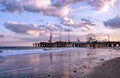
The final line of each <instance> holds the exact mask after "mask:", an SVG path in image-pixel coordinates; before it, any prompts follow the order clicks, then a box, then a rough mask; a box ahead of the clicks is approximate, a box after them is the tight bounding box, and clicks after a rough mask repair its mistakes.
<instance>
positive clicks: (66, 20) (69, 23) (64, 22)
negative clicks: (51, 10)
mask: <svg viewBox="0 0 120 78" xmlns="http://www.w3.org/2000/svg"><path fill="white" fill-rule="evenodd" d="M61 24H62V25H66V26H73V25H74V21H73V19H72V18H68V17H64V18H63V19H62V21H61Z"/></svg>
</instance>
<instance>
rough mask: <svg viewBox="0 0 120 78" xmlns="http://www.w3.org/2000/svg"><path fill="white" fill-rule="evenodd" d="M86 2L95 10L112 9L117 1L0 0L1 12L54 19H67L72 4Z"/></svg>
mask: <svg viewBox="0 0 120 78" xmlns="http://www.w3.org/2000/svg"><path fill="white" fill-rule="evenodd" d="M82 1H86V2H87V3H88V5H91V6H92V7H93V8H94V10H96V11H100V10H103V9H105V8H107V7H110V6H111V5H112V4H113V3H114V2H115V1H116V0H56V2H55V3H54V4H52V2H51V0H0V5H1V7H0V10H1V11H4V12H13V13H19V12H24V11H26V12H34V13H40V14H43V15H50V16H54V17H65V16H67V15H68V13H69V12H70V6H69V5H70V4H74V3H76V2H82Z"/></svg>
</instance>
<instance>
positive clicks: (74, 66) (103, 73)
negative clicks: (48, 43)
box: [0, 48, 120, 78]
mask: <svg viewBox="0 0 120 78" xmlns="http://www.w3.org/2000/svg"><path fill="white" fill-rule="evenodd" d="M63 49H64V50H63ZM45 50H49V51H48V52H41V53H39V52H36V53H33V52H32V53H29V54H24V53H22V54H16V55H6V56H5V55H4V54H3V55H2V56H1V58H0V59H1V60H0V78H120V74H119V73H120V50H116V49H113V48H96V49H93V48H67V49H65V48H61V49H59V50H58V51H57V48H56V49H55V50H54V49H52V50H50V49H45ZM38 51H39V50H38ZM40 51H42V50H40ZM18 52H19V51H18ZM20 52H21V50H20Z"/></svg>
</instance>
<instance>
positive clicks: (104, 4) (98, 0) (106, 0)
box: [87, 0, 117, 12]
mask: <svg viewBox="0 0 120 78" xmlns="http://www.w3.org/2000/svg"><path fill="white" fill-rule="evenodd" d="M87 1H88V4H89V5H91V6H92V8H93V9H94V10H96V11H101V12H104V11H107V10H108V8H110V7H111V6H113V5H114V3H115V2H116V1H117V0H87Z"/></svg>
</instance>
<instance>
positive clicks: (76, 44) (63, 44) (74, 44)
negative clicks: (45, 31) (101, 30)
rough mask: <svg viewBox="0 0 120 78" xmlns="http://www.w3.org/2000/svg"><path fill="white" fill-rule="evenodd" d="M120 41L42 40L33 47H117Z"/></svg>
mask: <svg viewBox="0 0 120 78" xmlns="http://www.w3.org/2000/svg"><path fill="white" fill-rule="evenodd" d="M117 46H120V42H53V43H47V42H40V43H33V47H94V48H99V47H117Z"/></svg>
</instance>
